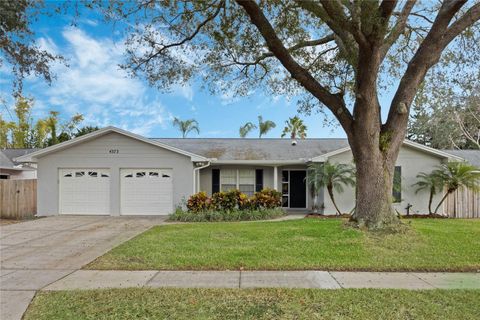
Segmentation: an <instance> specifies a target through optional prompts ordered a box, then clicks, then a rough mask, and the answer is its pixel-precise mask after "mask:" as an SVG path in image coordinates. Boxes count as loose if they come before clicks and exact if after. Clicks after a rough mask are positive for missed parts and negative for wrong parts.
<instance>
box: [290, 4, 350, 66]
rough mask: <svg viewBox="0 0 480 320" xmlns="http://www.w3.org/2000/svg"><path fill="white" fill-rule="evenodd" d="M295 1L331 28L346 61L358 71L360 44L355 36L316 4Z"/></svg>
mask: <svg viewBox="0 0 480 320" xmlns="http://www.w3.org/2000/svg"><path fill="white" fill-rule="evenodd" d="M295 1H296V3H297V4H298V6H299V7H300V8H302V9H304V10H306V11H308V12H310V13H311V14H312V15H313V16H315V17H317V18H319V19H320V20H321V21H322V22H324V23H325V24H326V25H327V26H328V27H329V28H330V30H332V31H333V33H334V34H335V35H336V37H335V41H336V42H337V44H338V47H339V48H340V50H341V52H342V53H343V54H344V57H345V59H346V60H347V61H348V63H350V65H351V66H352V67H353V68H354V69H356V68H357V57H358V44H357V43H356V41H355V39H354V38H353V36H352V35H351V34H350V33H348V32H347V31H346V30H345V29H343V28H341V27H340V26H339V25H338V23H337V22H336V21H334V20H332V19H331V18H330V16H329V15H328V14H327V13H326V12H325V10H324V8H323V7H322V6H320V5H319V4H317V3H316V2H314V1H303V0H295Z"/></svg>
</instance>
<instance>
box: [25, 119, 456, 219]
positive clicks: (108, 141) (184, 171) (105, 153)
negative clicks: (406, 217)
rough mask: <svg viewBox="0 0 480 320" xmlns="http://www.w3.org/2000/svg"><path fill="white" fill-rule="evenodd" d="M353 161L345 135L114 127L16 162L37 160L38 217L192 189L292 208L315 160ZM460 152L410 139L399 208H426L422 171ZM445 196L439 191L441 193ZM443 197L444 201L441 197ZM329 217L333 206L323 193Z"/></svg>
mask: <svg viewBox="0 0 480 320" xmlns="http://www.w3.org/2000/svg"><path fill="white" fill-rule="evenodd" d="M327 160H328V161H330V162H337V163H352V153H351V151H350V148H349V146H348V143H347V141H346V140H345V139H305V140H298V141H296V142H293V141H291V140H290V139H215V138H212V139H203V138H193V139H188V138H187V139H149V138H145V137H142V136H139V135H136V134H133V133H131V132H128V131H125V130H122V129H119V128H115V127H107V128H104V129H101V130H98V131H95V132H93V133H90V134H87V135H84V136H81V137H78V138H75V139H72V140H70V141H66V142H63V143H60V144H57V145H54V146H51V147H48V148H45V149H42V150H38V151H36V152H33V153H30V154H28V155H24V156H21V157H19V158H18V159H17V161H24V162H34V163H37V165H38V194H37V198H38V215H40V216H45V215H56V214H90V215H97V214H98V215H112V216H118V215H162V214H169V213H171V212H172V211H173V210H174V208H175V207H176V206H177V205H181V204H182V203H183V201H184V200H186V199H187V198H188V197H189V196H190V195H191V194H193V193H195V192H198V191H205V192H207V193H208V194H212V193H214V192H217V191H220V190H229V189H232V188H238V189H239V190H241V191H242V192H244V193H247V194H250V195H251V194H253V193H254V192H255V191H259V190H261V189H263V188H267V187H268V188H274V189H276V190H279V191H281V192H282V195H283V196H282V202H283V206H284V207H285V208H286V209H288V210H302V211H306V210H308V209H309V208H311V207H312V205H313V199H312V195H311V194H310V192H309V190H308V188H307V184H306V169H307V166H308V164H309V163H312V162H320V163H321V162H324V161H327ZM449 160H462V158H461V157H458V156H455V155H452V154H449V153H446V152H443V151H440V150H436V149H432V148H429V147H425V146H423V145H420V144H417V143H414V142H411V141H408V140H405V142H404V144H403V146H402V148H401V151H400V154H399V157H398V161H397V169H396V172H397V174H398V175H399V178H400V182H399V183H400V184H401V192H396V194H395V195H393V194H392V197H393V196H394V197H395V198H396V203H395V207H396V209H397V210H398V211H399V212H401V213H406V207H407V206H411V208H410V213H427V212H428V210H427V202H428V194H427V193H418V194H417V193H415V189H414V188H413V187H412V184H413V183H415V182H416V175H417V174H418V173H419V172H421V171H425V172H429V171H431V170H432V169H433V168H434V167H435V166H436V165H438V164H440V163H442V162H445V161H449ZM438 197H440V195H438ZM336 200H337V201H338V205H339V207H340V209H341V210H342V211H344V212H349V211H350V210H351V209H352V208H353V206H354V189H353V188H347V189H346V190H345V192H344V193H342V194H337V195H336ZM436 200H438V199H436ZM318 203H319V204H320V205H321V204H323V206H322V211H323V212H324V213H325V214H334V213H335V210H334V207H333V205H332V203H331V201H330V199H329V197H328V195H327V193H326V191H325V190H321V191H320V193H319V194H318Z"/></svg>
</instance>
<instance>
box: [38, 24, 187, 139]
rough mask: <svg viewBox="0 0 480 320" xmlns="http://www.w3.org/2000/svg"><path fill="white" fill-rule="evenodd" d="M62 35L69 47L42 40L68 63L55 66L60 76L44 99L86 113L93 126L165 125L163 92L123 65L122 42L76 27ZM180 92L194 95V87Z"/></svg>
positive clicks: (146, 128)
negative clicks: (155, 91)
mask: <svg viewBox="0 0 480 320" xmlns="http://www.w3.org/2000/svg"><path fill="white" fill-rule="evenodd" d="M62 35H63V37H64V39H65V40H66V42H67V45H66V46H65V47H64V49H63V50H62V51H61V52H60V51H58V47H57V46H56V45H55V43H54V42H53V41H52V40H51V39H48V38H41V39H40V40H39V43H40V44H41V45H42V46H43V47H45V48H48V49H49V51H50V49H51V50H54V52H58V53H60V54H62V55H63V56H64V57H66V58H67V63H68V65H69V67H66V66H64V65H60V64H58V65H55V66H54V72H55V74H56V75H57V79H56V81H54V82H53V84H52V86H51V87H46V88H45V92H43V94H44V95H45V96H46V97H47V98H46V101H45V102H43V103H45V104H48V105H49V106H50V107H51V109H59V108H61V110H64V111H66V112H68V113H69V114H74V113H82V114H83V115H84V117H85V124H90V125H98V126H106V125H118V126H121V127H123V128H125V129H128V130H132V131H134V132H136V133H139V134H143V135H148V134H149V133H150V131H151V130H152V129H153V128H154V127H155V126H159V125H160V126H164V122H165V119H168V116H167V115H166V111H165V108H164V107H163V106H162V103H161V101H160V99H159V95H155V94H152V92H151V91H149V90H148V88H147V86H146V84H144V83H142V82H141V81H140V80H139V79H134V78H130V77H128V75H127V73H126V72H125V71H124V70H122V69H120V68H119V66H118V65H119V64H120V63H122V61H123V53H124V49H125V48H124V46H123V43H122V42H119V43H116V42H114V41H112V40H111V39H98V38H93V37H90V36H89V35H88V34H86V33H85V32H84V31H82V30H81V29H78V28H72V27H69V28H66V29H64V30H63V32H62ZM37 85H38V84H37ZM179 92H180V93H181V94H182V95H183V96H185V97H189V98H190V100H191V99H193V91H192V89H191V88H189V87H185V88H183V89H181V90H180V91H179ZM132 123H133V124H134V125H132Z"/></svg>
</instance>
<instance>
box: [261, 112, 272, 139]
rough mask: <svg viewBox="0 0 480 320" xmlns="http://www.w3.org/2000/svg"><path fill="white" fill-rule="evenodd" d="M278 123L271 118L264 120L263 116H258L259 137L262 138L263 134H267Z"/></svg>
mask: <svg viewBox="0 0 480 320" xmlns="http://www.w3.org/2000/svg"><path fill="white" fill-rule="evenodd" d="M276 126H277V125H276V124H275V122H273V121H270V120H265V121H263V117H262V116H258V131H259V132H258V137H259V138H261V137H262V136H263V135H266V134H267V132H268V131H270V130H271V129H273V128H275V127H276Z"/></svg>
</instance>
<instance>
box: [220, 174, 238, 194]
mask: <svg viewBox="0 0 480 320" xmlns="http://www.w3.org/2000/svg"><path fill="white" fill-rule="evenodd" d="M220 183H221V190H222V191H229V190H232V189H236V188H237V170H221V171H220Z"/></svg>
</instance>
